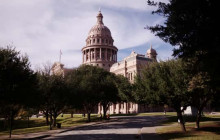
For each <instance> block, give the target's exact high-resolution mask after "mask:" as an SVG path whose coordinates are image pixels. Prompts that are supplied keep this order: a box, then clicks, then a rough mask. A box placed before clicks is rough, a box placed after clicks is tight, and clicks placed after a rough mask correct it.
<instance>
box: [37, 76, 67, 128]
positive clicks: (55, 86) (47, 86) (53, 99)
mask: <svg viewBox="0 0 220 140" xmlns="http://www.w3.org/2000/svg"><path fill="white" fill-rule="evenodd" d="M38 79H39V90H40V93H41V97H42V100H43V104H42V106H41V109H42V110H43V111H44V113H45V115H46V122H47V123H48V117H50V129H52V127H51V125H53V126H54V127H55V126H56V118H57V117H58V116H59V114H61V113H62V110H63V109H64V107H65V105H66V101H67V96H66V95H67V94H66V93H67V86H66V83H65V81H64V78H63V77H62V76H60V75H49V74H48V73H44V72H41V73H39V74H38Z"/></svg>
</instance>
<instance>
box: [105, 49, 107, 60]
mask: <svg viewBox="0 0 220 140" xmlns="http://www.w3.org/2000/svg"><path fill="white" fill-rule="evenodd" d="M107 51H108V49H107V48H106V49H105V60H108V58H107Z"/></svg>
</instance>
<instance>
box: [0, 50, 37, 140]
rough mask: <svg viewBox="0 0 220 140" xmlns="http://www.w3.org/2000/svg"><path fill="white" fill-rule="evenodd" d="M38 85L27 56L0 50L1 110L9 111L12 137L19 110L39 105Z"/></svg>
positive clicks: (13, 51)
mask: <svg viewBox="0 0 220 140" xmlns="http://www.w3.org/2000/svg"><path fill="white" fill-rule="evenodd" d="M36 83H37V81H36V74H35V73H34V72H33V71H32V70H31V69H30V64H29V61H28V57H27V56H22V55H21V54H20V52H17V51H16V50H15V48H12V47H7V48H0V104H1V106H0V108H1V109H0V110H4V109H3V108H7V110H8V111H7V115H5V116H6V117H9V120H10V137H11V133H12V127H13V120H14V118H15V116H16V115H17V113H18V111H19V109H21V108H22V107H24V106H25V107H26V106H28V107H30V106H34V105H36V104H35V103H37V102H36V99H37V98H36V97H37V94H36V93H37V92H36V91H35V89H36V87H35V85H36ZM4 113H6V112H4Z"/></svg>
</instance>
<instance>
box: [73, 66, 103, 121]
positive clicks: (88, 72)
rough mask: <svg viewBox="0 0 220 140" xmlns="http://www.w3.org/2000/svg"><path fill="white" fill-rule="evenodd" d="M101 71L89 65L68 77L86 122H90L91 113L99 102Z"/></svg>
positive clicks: (81, 67)
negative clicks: (70, 77)
mask: <svg viewBox="0 0 220 140" xmlns="http://www.w3.org/2000/svg"><path fill="white" fill-rule="evenodd" d="M102 72H103V69H101V68H98V67H93V66H89V65H82V66H80V67H79V68H78V69H76V70H75V71H74V72H71V73H70V75H71V76H72V77H73V79H72V80H73V83H75V84H73V85H74V86H75V87H76V89H75V90H76V93H77V99H78V101H79V102H80V104H81V105H82V106H83V108H84V110H85V111H86V112H87V117H88V122H90V121H91V117H90V115H91V113H92V111H93V109H94V107H95V106H97V105H98V103H99V101H100V94H99V93H100V92H99V91H100V90H99V88H100V82H101V78H102V77H101V73H102Z"/></svg>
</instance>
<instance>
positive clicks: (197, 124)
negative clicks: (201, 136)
mask: <svg viewBox="0 0 220 140" xmlns="http://www.w3.org/2000/svg"><path fill="white" fill-rule="evenodd" d="M202 110H203V107H202V106H201V107H200V108H198V111H197V115H196V126H195V128H196V129H199V128H200V125H199V124H200V120H201V117H202V116H201V115H202Z"/></svg>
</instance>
